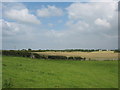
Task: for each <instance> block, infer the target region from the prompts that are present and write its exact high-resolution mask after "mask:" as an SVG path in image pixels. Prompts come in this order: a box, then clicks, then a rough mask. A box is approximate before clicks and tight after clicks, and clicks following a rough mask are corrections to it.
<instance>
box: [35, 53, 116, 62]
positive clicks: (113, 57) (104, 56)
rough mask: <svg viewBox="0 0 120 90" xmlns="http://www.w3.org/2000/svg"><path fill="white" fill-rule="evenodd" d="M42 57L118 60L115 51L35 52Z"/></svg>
mask: <svg viewBox="0 0 120 90" xmlns="http://www.w3.org/2000/svg"><path fill="white" fill-rule="evenodd" d="M35 53H38V54H42V55H58V56H59V55H60V56H68V57H69V56H81V57H85V58H87V59H94V60H117V59H118V53H114V51H96V52H78V51H77V52H52V51H49V52H35Z"/></svg>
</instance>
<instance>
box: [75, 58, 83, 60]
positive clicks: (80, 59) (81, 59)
mask: <svg viewBox="0 0 120 90" xmlns="http://www.w3.org/2000/svg"><path fill="white" fill-rule="evenodd" d="M82 59H83V58H82V57H74V60H82Z"/></svg>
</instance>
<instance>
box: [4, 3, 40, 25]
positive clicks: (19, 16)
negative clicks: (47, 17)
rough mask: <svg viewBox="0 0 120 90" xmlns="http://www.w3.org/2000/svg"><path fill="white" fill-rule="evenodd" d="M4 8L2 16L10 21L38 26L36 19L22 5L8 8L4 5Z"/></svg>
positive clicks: (38, 22)
mask: <svg viewBox="0 0 120 90" xmlns="http://www.w3.org/2000/svg"><path fill="white" fill-rule="evenodd" d="M16 5H18V6H16ZM4 7H5V9H4V11H3V15H5V17H7V18H9V19H11V20H15V21H17V22H23V23H33V24H40V21H39V20H38V19H37V17H36V16H35V15H33V14H31V13H30V12H29V10H28V9H27V8H25V6H24V5H21V4H14V6H12V7H9V5H8V6H7V5H6V6H5V5H4Z"/></svg>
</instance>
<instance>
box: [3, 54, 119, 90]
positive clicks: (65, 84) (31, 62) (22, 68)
mask: <svg viewBox="0 0 120 90" xmlns="http://www.w3.org/2000/svg"><path fill="white" fill-rule="evenodd" d="M117 65H118V63H117V61H62V60H61V61H60V60H38V59H30V58H23V57H8V56H4V57H3V84H4V83H6V82H5V80H10V79H11V84H12V85H13V87H18V88H20V87H21V88H28V87H30V88H58V87H60V88H98V87H99V88H108V87H109V88H111V87H118V84H117V83H118V82H117V81H118V77H117V76H118V73H117V71H118V67H117Z"/></svg>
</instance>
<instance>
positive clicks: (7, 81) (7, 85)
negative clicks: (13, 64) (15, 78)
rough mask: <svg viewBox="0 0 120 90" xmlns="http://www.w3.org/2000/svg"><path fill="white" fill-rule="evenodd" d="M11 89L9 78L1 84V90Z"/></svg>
mask: <svg viewBox="0 0 120 90" xmlns="http://www.w3.org/2000/svg"><path fill="white" fill-rule="evenodd" d="M12 87H13V83H12V80H11V78H10V79H7V80H5V81H4V82H3V88H12Z"/></svg>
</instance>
